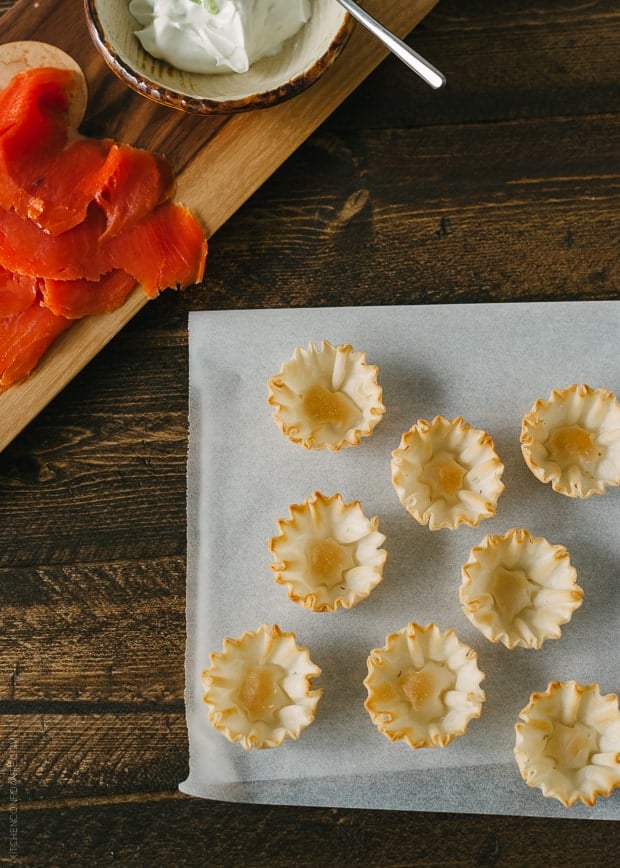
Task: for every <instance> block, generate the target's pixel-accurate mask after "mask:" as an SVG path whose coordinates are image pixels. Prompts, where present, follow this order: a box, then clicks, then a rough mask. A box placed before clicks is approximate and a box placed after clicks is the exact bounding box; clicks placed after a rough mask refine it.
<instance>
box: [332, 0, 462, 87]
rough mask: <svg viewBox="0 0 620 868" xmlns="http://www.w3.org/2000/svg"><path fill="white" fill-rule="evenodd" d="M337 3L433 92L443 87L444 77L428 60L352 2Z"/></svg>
mask: <svg viewBox="0 0 620 868" xmlns="http://www.w3.org/2000/svg"><path fill="white" fill-rule="evenodd" d="M338 3H340V5H341V6H344V8H345V9H346V10H347V12H348V13H349V14H350V15H352V16H353V18H355V19H356V20H357V21H359V23H360V24H362V25H363V26H364V27H365V28H366V29H367V30H369V31H370V32H371V33H372V34H373V35H374V36H376V37H377V39H379V40H380V41H381V42H383V44H384V45H385V46H387V48H389V49H390V51H391V52H392V53H393V54H395V55H396V57H398V59H399V60H402V62H403V63H404V64H405V66H408V67H409V69H412V70H413V71H414V72H415V73H416V75H419V76H420V78H421V79H422V80H423V81H425V82H426V83H427V84H429V85H430V86H431V87H432V88H434V89H435V90H437V89H438V88H440V87H443V85H444V84H445V83H446V79H445V76H444V75H443V74H442V73H441V72H439V70H438V69H435V67H434V66H432V64H430V63H429V62H428V60H425V59H424V58H423V57H421V56H420V55H419V54H418V53H417V51H414V50H413V48H409V46H408V45H406V44H405V43H404V42H403V41H402V39H399V38H398V37H397V36H395V35H394V34H393V33H392V32H391V31H389V30H388V29H387V28H386V27H384V26H383V24H380V23H379V22H378V21H377V20H376V18H373V17H372V15H369V14H368V12H366V11H365V10H364V9H362V8H361V7H360V6H358V5H357V3H354V2H353V0H338Z"/></svg>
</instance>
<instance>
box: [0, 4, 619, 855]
mask: <svg viewBox="0 0 620 868" xmlns="http://www.w3.org/2000/svg"><path fill="white" fill-rule="evenodd" d="M1 2H2V0H0V3H1ZM5 5H8V4H6V2H5ZM44 5H48V6H49V4H44ZM409 41H410V42H412V44H414V46H415V47H416V48H417V49H418V50H419V51H420V52H421V53H422V54H424V55H425V56H427V57H429V59H431V60H432V61H433V62H434V63H435V64H436V65H437V66H438V67H439V68H440V69H441V70H442V71H443V72H445V73H446V75H447V78H448V86H447V87H446V88H445V89H444V90H443V91H440V92H438V93H431V92H430V91H428V90H427V89H426V88H425V87H424V86H423V85H422V84H421V83H419V82H418V81H417V80H416V79H415V78H414V77H412V76H410V75H408V74H407V73H405V72H404V70H403V69H402V68H401V66H400V65H399V64H398V62H397V61H394V60H392V59H391V58H390V59H388V60H386V61H385V62H384V63H383V64H381V65H380V66H379V67H378V68H377V70H376V71H375V72H373V74H372V75H371V76H370V77H369V78H368V79H367V80H366V81H365V82H364V83H363V84H362V85H361V86H360V87H359V89H357V90H356V91H355V92H354V93H353V94H352V95H351V96H350V97H349V98H348V99H346V100H345V101H344V102H343V103H342V104H341V105H340V106H339V107H338V108H337V109H336V111H334V112H333V114H331V116H330V117H329V118H327V119H326V120H325V121H324V122H323V123H322V124H321V125H320V127H319V128H318V129H317V130H316V131H315V132H314V133H313V134H312V135H311V136H310V137H309V138H308V139H307V140H306V141H305V142H304V143H303V144H302V145H301V146H300V147H299V148H298V149H297V150H296V151H295V152H294V153H293V154H292V155H291V156H290V157H289V158H288V159H287V160H286V161H285V162H284V163H283V165H281V166H280V167H279V168H278V169H277V170H276V171H275V172H274V173H273V175H272V176H271V177H270V178H269V179H268V180H267V181H266V182H265V183H264V184H262V185H261V186H260V188H259V189H257V190H256V191H255V192H254V193H253V194H252V195H251V196H250V198H249V199H248V200H247V201H246V202H245V203H244V204H243V206H242V207H241V208H239V209H238V210H237V211H236V212H235V213H234V214H233V215H232V216H231V217H229V218H228V219H227V220H226V222H225V224H224V225H223V226H221V227H220V228H219V229H218V230H217V232H216V233H215V235H214V237H213V240H212V245H211V253H210V262H209V272H208V281H207V282H206V283H205V284H204V285H202V286H199V287H196V288H195V289H193V290H191V291H190V292H187V293H183V294H180V293H165V294H164V295H163V296H162V297H161V298H160V299H158V300H157V301H156V302H154V303H152V304H149V305H147V306H146V307H144V308H143V309H141V310H140V311H139V313H138V314H137V315H136V316H135V317H133V318H132V319H131V320H130V321H129V322H128V323H127V325H126V326H125V328H124V329H123V330H122V331H121V332H120V333H119V334H117V335H116V336H114V338H113V339H112V340H111V341H110V342H109V343H108V344H107V346H106V347H105V348H103V349H102V350H101V351H100V352H99V353H98V354H97V355H96V357H95V358H94V359H93V360H92V362H91V363H90V364H88V365H87V366H86V367H85V368H84V369H83V370H81V371H80V372H79V373H78V374H77V376H76V377H75V378H73V379H72V381H71V382H70V383H69V384H68V385H67V386H66V388H64V389H63V390H62V392H61V393H60V394H58V395H57V396H56V397H55V398H54V399H53V400H52V401H51V402H50V404H49V405H48V406H47V407H46V408H45V410H44V411H42V412H41V413H40V414H39V415H38V416H37V417H36V418H35V419H34V420H33V421H32V422H31V423H30V424H29V425H28V426H27V427H26V428H25V429H24V430H23V431H22V432H21V433H20V434H19V435H18V436H17V437H15V438H14V440H13V441H12V442H11V443H10V444H9V445H8V446H7V447H6V448H5V449H4V451H2V452H1V453H0V605H1V610H2V628H3V629H2V634H1V635H0V672H1V673H2V682H1V684H2V686H1V688H0V697H1V698H0V743H2V744H3V745H9V750H10V749H11V745H13V744H15V748H16V750H17V780H18V785H19V793H20V800H21V801H20V805H19V817H18V824H19V825H18V830H19V839H18V845H19V850H18V853H19V858H20V860H21V864H25V865H34V866H44V868H47V866H50V865H52V866H60V865H62V866H66V865H70V866H72V865H75V866H80V868H81V866H83V865H84V864H88V863H93V864H96V865H97V866H99V865H113V864H114V865H123V866H142V865H144V866H148V868H151V866H160V865H161V866H170V865H174V866H177V865H178V866H184V865H188V866H193V865H208V866H209V868H228V866H230V868H238V866H246V865H247V866H250V868H254V866H270V868H271V866H278V868H279V866H283V868H288V866H292V865H295V866H297V865H299V866H304V865H320V866H321V868H323V866H328V868H329V866H337V868H343V866H344V868H347V866H356V865H360V866H371V868H375V866H376V868H384V866H386V868H391V866H409V865H416V866H417V865H425V866H427V865H433V866H438V865H442V866H477V865H487V866H490V865H493V866H519V868H520V866H524V865H525V866H528V868H530V866H545V868H547V866H550V865H551V866H555V865H558V866H559V865H562V866H564V865H567V866H579V868H581V866H584V865H595V866H605V868H606V866H607V865H611V864H615V858H614V857H615V853H616V852H617V851H618V849H620V829H618V825H619V824H618V823H609V822H600V823H596V822H584V821H581V820H580V821H576V820H572V819H570V816H571V815H570V812H568V818H567V819H563V820H543V819H540V818H512V817H494V816H484V817H475V816H469V815H467V813H463V814H461V815H454V816H452V815H440V814H425V813H417V814H416V813H398V812H372V811H355V810H337V809H336V810H330V809H295V808H284V807H272V806H268V805H267V806H260V805H229V804H225V803H220V802H205V801H201V800H194V799H189V798H185V797H182V796H179V795H178V793H176V789H177V785H178V782H179V780H181V779H182V778H183V776H184V774H185V772H186V767H187V736H186V731H185V724H184V719H183V708H182V698H183V697H182V690H183V663H184V656H183V651H184V649H183V644H184V583H185V578H184V572H185V460H186V448H187V313H188V311H189V310H192V309H201V308H211V309H214V308H239V309H241V308H251V307H274V306H278V305H288V304H291V305H305V304H316V305H340V304H367V303H370V302H372V303H377V302H378V303H382V304H389V303H436V302H449V301H453V300H454V301H463V302H465V301H467V302H469V301H508V300H514V299H517V300H520V299H538V298H540V299H546V300H549V301H553V300H558V301H561V300H566V299H579V298H616V299H617V298H619V297H620V292H619V274H618V268H619V260H620V251H619V246H618V241H619V238H620V231H619V230H620V223H619V220H620V217H619V215H620V183H619V181H620V162H619V160H618V153H620V148H619V145H620V126H619V115H620V88H618V85H617V59H618V55H619V48H620V10H619V9H618V7H617V4H616V3H615V2H612V0H589V2H587V3H584V2H582V0H547V2H545V3H544V4H541V3H537V2H534V0H522V2H518V3H517V2H507V0H468V2H467V3H462V2H461V0H440V2H439V3H438V4H437V6H436V7H435V8H434V9H433V10H432V12H431V13H430V14H429V15H428V17H427V18H425V19H424V21H423V22H422V23H421V24H420V26H418V27H417V28H416V29H415V31H414V33H413V35H412V38H411V39H410V40H409ZM95 78H96V74H95ZM95 93H101V94H105V95H106V99H108V98H109V99H111V100H114V101H117V102H118V104H119V105H121V104H122V103H123V100H124V99H125V95H124V94H122V93H120V92H119V91H118V88H117V86H116V83H115V82H110V81H108V79H107V78H106V77H105V76H102V78H101V79H100V81H99V83H98V84H96V85H95ZM102 104H103V103H102ZM141 111H142V112H145V114H143V115H142V116H141V119H140V123H144V122H145V121H146V115H148V114H149V111H150V110H148V107H147V109H142V110H141ZM89 122H90V123H91V125H92V129H93V130H96V129H97V128H100V129H103V128H104V127H105V113H104V112H100V113H98V112H97V110H96V108H95V109H94V111H93V114H92V116H91V119H90V121H89ZM146 128H148V130H149V133H148V135H149V136H151V135H152V136H153V140H157V141H163V140H165V138H166V136H168V135H169V133H168V132H167V131H166V129H165V124H164V129H163V130H160V129H158V128H157V127H156V125H154V124H152V123H150V122H146V126H145V129H146ZM44 732H45V733H46V735H45V742H44V743H41V739H42V738H43V733H44ZM3 786H4V779H3ZM3 793H6V789H4V790H3ZM9 807H10V806H9V805H8V804H7V800H6V796H3V798H2V799H0V824H2V823H4V824H5V825H4V826H3V828H4V829H7V828H8V822H9V819H10V816H9ZM464 810H465V811H466V807H465V808H464ZM7 847H8V843H7V842H6V839H0V857H1V858H2V859H3V860H4V861H6V862H8V861H9V854H8V849H7Z"/></svg>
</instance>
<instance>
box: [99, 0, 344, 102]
mask: <svg viewBox="0 0 620 868" xmlns="http://www.w3.org/2000/svg"><path fill="white" fill-rule="evenodd" d="M84 8H85V13H86V21H87V24H88V29H89V32H90V35H91V38H92V40H93V42H94V44H95V46H96V48H97V49H98V50H99V52H100V53H101V55H102V56H103V58H104V60H105V62H106V63H107V64H108V66H109V67H110V69H111V70H112V71H113V72H114V73H115V74H116V75H117V76H118V77H119V78H120V79H121V80H122V81H123V82H124V83H125V84H126V85H127V86H128V87H130V88H132V90H134V91H136V92H137V93H139V94H141V95H142V96H145V97H147V98H149V99H152V100H154V101H156V102H158V103H161V104H163V105H167V106H170V107H172V108H175V109H179V110H181V111H186V112H194V113H197V114H205V115H206V114H230V113H235V112H243V111H250V110H252V109H262V108H267V107H269V106H272V105H275V104H276V103H280V102H283V101H285V100H287V99H290V98H291V97H293V96H295V95H296V94H298V93H300V92H301V91H302V90H305V89H306V88H307V87H309V86H310V85H312V84H313V83H314V82H315V81H317V80H318V79H319V78H320V77H321V75H323V73H324V72H325V70H326V69H328V68H329V67H330V66H331V64H332V63H333V62H334V61H335V60H336V58H337V57H338V55H339V54H340V52H341V51H342V49H343V48H344V46H345V44H346V42H347V40H348V38H349V36H350V34H351V31H352V29H353V26H354V22H353V19H352V18H351V16H350V15H349V14H348V13H347V12H346V11H345V10H344V9H343V8H342V7H341V6H340V5H339V4H338V3H337V2H336V0H312V16H311V18H310V20H309V21H308V22H307V23H306V24H305V25H304V26H303V27H302V29H301V30H300V31H299V32H298V33H297V35H295V36H293V37H291V39H289V40H288V41H287V42H286V43H284V45H283V47H282V48H281V50H280V51H279V52H278V53H277V54H276V55H274V56H272V57H265V58H263V59H262V60H259V61H257V62H256V63H254V64H252V65H251V66H250V68H249V70H248V71H247V72H244V73H236V72H231V73H219V74H213V75H200V74H194V73H189V72H183V71H181V70H179V69H176V68H174V67H172V66H170V65H169V64H168V63H166V62H164V61H162V60H157V59H156V58H154V57H152V56H151V55H149V54H147V52H146V51H145V50H144V49H143V47H142V45H141V43H140V41H139V40H138V38H137V37H136V36H135V31H136V30H139V29H140V24H139V23H138V21H136V19H135V18H134V17H133V16H132V15H131V13H130V11H129V0H84Z"/></svg>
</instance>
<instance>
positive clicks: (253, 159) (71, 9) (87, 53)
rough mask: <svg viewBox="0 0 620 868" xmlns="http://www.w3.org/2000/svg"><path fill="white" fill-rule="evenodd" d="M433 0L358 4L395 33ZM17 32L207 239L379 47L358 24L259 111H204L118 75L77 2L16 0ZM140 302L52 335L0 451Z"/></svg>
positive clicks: (10, 37)
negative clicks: (314, 68) (167, 164)
mask: <svg viewBox="0 0 620 868" xmlns="http://www.w3.org/2000/svg"><path fill="white" fill-rule="evenodd" d="M436 2H437V0H407V2H403V0H367V2H365V3H363V5H364V7H365V8H366V9H367V11H368V12H370V13H371V14H372V15H374V16H375V17H376V18H378V19H380V20H381V22H382V23H383V24H385V25H386V26H387V27H388V28H389V29H390V30H392V31H393V32H395V33H396V34H397V35H399V36H401V37H404V36H406V35H407V34H408V33H410V32H411V30H413V28H414V27H415V26H416V24H418V22H419V21H421V20H422V18H423V17H424V16H425V15H426V14H427V13H428V12H430V10H431V9H432V8H433V6H434V5H435V4H436ZM25 39H32V40H37V41H39V42H48V43H51V44H52V45H56V46H58V47H59V48H62V49H63V50H64V51H66V52H68V53H69V54H70V55H72V57H74V58H75V60H77V61H78V63H79V64H80V66H81V67H82V69H83V70H84V73H85V75H86V79H87V82H88V91H89V108H88V112H87V115H86V118H85V122H84V125H83V131H84V132H86V133H88V134H90V135H94V136H100V137H101V136H110V137H113V138H117V139H120V140H122V141H124V142H127V143H130V144H136V145H139V146H141V147H144V148H149V149H150V150H153V151H157V152H159V153H163V154H165V155H166V156H167V157H168V159H169V160H170V161H171V163H172V165H173V167H174V170H175V172H176V175H177V179H178V186H177V199H178V200H179V201H181V202H183V203H184V204H185V205H187V206H188V207H189V208H191V209H192V210H193V211H194V213H195V214H196V215H197V216H198V218H199V219H200V220H201V221H202V222H203V224H204V226H205V228H206V231H207V235H208V236H209V237H211V236H212V235H213V234H214V233H215V231H216V230H217V229H218V228H219V227H220V226H222V225H223V224H224V223H225V221H226V220H227V219H228V218H229V217H230V216H231V215H232V214H233V213H234V212H235V211H236V210H237V209H238V208H239V207H240V206H241V205H242V204H243V203H244V202H245V201H246V200H247V199H248V198H249V197H250V196H251V195H252V193H254V191H255V190H256V189H257V188H258V187H259V186H260V185H261V184H262V183H263V182H264V181H265V180H266V179H267V178H268V177H269V176H270V175H271V174H272V173H273V172H274V171H275V169H277V168H278V166H280V165H281V163H283V162H284V160H285V159H286V158H287V157H288V156H289V155H290V154H291V153H292V152H293V151H294V150H295V149H296V148H297V147H298V146H299V145H300V144H301V143H302V142H303V141H304V140H305V139H306V138H307V137H308V136H309V135H310V133H312V132H313V131H314V130H315V129H316V128H317V127H318V126H319V124H321V123H322V122H323V121H324V120H325V118H326V117H328V115H329V114H330V113H331V112H332V111H333V110H334V109H335V108H336V107H337V106H338V105H339V104H340V103H341V102H342V100H344V99H345V98H346V97H347V96H348V95H349V94H350V93H351V92H352V91H353V90H354V89H355V88H356V87H357V86H358V85H359V84H360V83H361V82H362V81H363V80H364V79H365V78H366V76H367V75H368V74H369V73H370V72H371V71H372V70H373V69H374V68H375V67H376V66H377V65H378V64H379V63H380V62H381V60H383V58H384V57H385V55H386V50H385V49H384V48H383V46H382V45H381V44H380V43H379V42H378V40H376V39H375V38H374V37H372V36H370V35H369V34H368V33H367V32H366V31H365V30H364V29H363V28H362V27H361V26H359V25H357V26H356V28H355V30H354V32H353V35H352V36H351V39H350V40H349V43H348V44H347V46H346V47H345V49H344V51H343V53H342V54H341V56H340V57H339V58H338V59H337V61H336V63H335V64H334V65H333V66H332V67H331V68H330V69H329V70H328V71H327V73H326V74H325V75H324V76H323V78H322V79H321V80H320V81H318V82H317V83H316V84H314V85H313V86H312V87H310V88H309V89H308V90H307V91H305V92H304V93H302V94H300V95H299V96H297V97H295V98H294V99H292V100H290V101H289V102H286V103H283V104H281V105H279V106H275V107H274V108H270V109H266V110H263V111H256V112H250V113H248V114H242V115H234V116H230V117H216V116H213V117H207V118H205V117H200V116H196V115H188V114H184V113H182V112H179V111H177V110H175V109H169V108H162V107H160V106H158V105H156V104H155V103H153V102H150V101H149V100H146V99H144V98H143V97H141V96H138V95H137V94H135V93H133V92H132V91H130V90H129V89H128V88H126V87H125V86H124V85H123V84H122V83H121V82H120V81H118V80H117V79H116V77H115V76H114V75H113V74H112V73H111V72H110V71H109V70H108V68H107V66H106V65H105V63H104V62H103V60H102V59H101V57H100V55H99V53H98V52H97V50H96V49H95V47H94V46H93V44H92V42H91V39H90V37H89V35H88V31H87V28H86V23H85V19H84V12H83V9H82V4H81V2H80V0H38V2H36V3H34V2H32V0H19V2H18V3H17V4H16V5H15V6H14V7H13V8H12V9H11V10H10V11H9V12H7V13H6V14H5V15H4V16H2V18H0V43H2V44H4V43H7V42H16V41H20V40H25ZM412 74H413V73H412ZM213 243H214V244H216V243H217V242H216V241H215V242H213ZM206 280H207V282H208V262H207V275H206ZM146 301H147V299H146V297H145V295H144V293H143V292H142V291H141V290H140V289H136V290H135V291H134V292H133V293H132V295H131V296H130V297H129V299H128V300H127V302H126V303H125V304H124V305H123V307H122V308H121V309H120V310H118V311H115V312H114V313H111V314H106V315H101V316H92V317H87V318H86V319H83V320H80V321H78V322H77V323H76V324H75V325H74V326H72V327H71V328H70V329H69V331H68V332H65V334H63V335H62V336H61V337H60V338H59V339H58V340H57V341H56V343H55V344H54V346H53V347H52V348H51V349H50V350H49V352H48V353H47V354H46V356H45V357H44V359H43V360H42V361H41V363H40V364H39V366H38V368H37V369H36V370H35V371H34V372H33V374H31V376H30V377H29V378H28V380H26V381H25V382H24V383H20V384H18V385H16V386H13V387H11V388H10V389H9V390H8V391H6V392H4V393H2V394H0V450H2V449H4V447H5V446H6V445H7V443H9V442H10V441H11V440H12V439H13V438H14V437H15V436H16V435H17V434H18V433H19V432H20V431H21V430H22V429H23V428H24V427H25V426H26V425H27V424H28V422H30V421H31V420H32V419H33V418H34V417H35V416H36V415H37V414H38V413H39V412H40V411H41V410H42V409H43V407H44V406H45V405H46V404H47V403H48V402H49V401H50V400H51V399H52V398H53V397H54V396H55V395H57V394H58V392H60V391H61V389H63V388H64V386H65V385H66V384H67V383H69V382H70V381H71V380H72V379H73V377H74V376H75V375H76V374H77V373H78V372H79V371H80V370H81V369H82V368H83V367H84V366H85V365H86V364H87V363H88V362H89V361H90V360H91V359H92V358H93V356H95V355H96V354H97V353H98V352H99V351H100V350H101V349H102V348H103V347H104V346H105V345H106V344H107V343H108V341H109V340H110V339H111V338H112V337H114V335H115V334H117V332H119V331H120V329H121V328H122V327H123V326H124V325H125V324H126V323H127V322H128V321H129V320H130V319H131V318H132V317H133V316H134V315H135V314H136V313H137V312H138V311H139V310H140V309H141V308H142V307H143V305H144V304H145V303H146Z"/></svg>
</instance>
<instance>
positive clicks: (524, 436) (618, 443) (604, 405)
mask: <svg viewBox="0 0 620 868" xmlns="http://www.w3.org/2000/svg"><path fill="white" fill-rule="evenodd" d="M521 451H522V453H523V458H524V459H525V463H526V464H527V466H528V467H529V469H530V470H531V471H532V473H533V474H534V476H535V477H536V478H537V479H538V480H540V482H544V483H551V487H552V488H553V490H554V491H557V492H559V493H560V494H565V495H566V496H567V497H581V498H587V497H591V496H592V495H593V494H604V493H605V490H606V487H607V486H608V485H620V403H618V400H617V398H616V396H615V395H614V394H613V392H609V391H608V390H607V389H592V388H591V387H590V386H587V385H573V386H569V387H568V388H567V389H554V390H553V391H552V392H551V394H550V396H549V398H548V399H547V400H545V399H543V398H539V399H538V400H537V401H536V402H535V403H534V405H533V407H532V409H531V410H530V411H529V413H526V415H525V416H524V417H523V421H522V426H521Z"/></svg>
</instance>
